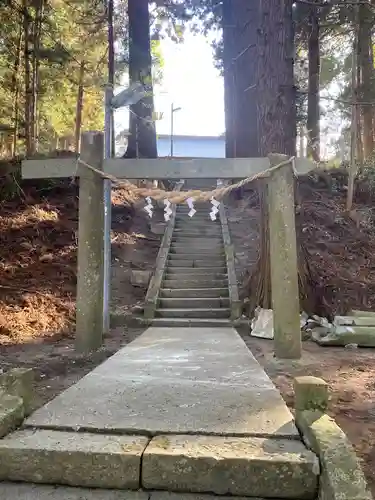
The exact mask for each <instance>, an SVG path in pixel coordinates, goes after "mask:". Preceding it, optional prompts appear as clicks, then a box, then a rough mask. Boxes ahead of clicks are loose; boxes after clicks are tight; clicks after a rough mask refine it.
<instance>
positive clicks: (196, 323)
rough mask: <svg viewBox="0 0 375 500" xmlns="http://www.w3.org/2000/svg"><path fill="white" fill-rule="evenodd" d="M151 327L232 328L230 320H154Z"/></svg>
mask: <svg viewBox="0 0 375 500" xmlns="http://www.w3.org/2000/svg"><path fill="white" fill-rule="evenodd" d="M152 326H169V327H176V328H177V327H191V328H193V327H217V328H219V327H221V328H224V327H225V328H227V327H228V326H232V322H231V321H230V319H229V318H228V319H220V318H154V319H153V320H152Z"/></svg>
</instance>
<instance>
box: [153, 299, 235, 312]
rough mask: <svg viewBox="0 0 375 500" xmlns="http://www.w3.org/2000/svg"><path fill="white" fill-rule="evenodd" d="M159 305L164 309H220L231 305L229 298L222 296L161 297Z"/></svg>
mask: <svg viewBox="0 0 375 500" xmlns="http://www.w3.org/2000/svg"><path fill="white" fill-rule="evenodd" d="M159 305H160V307H161V308H162V309H174V308H176V309H183V308H184V307H188V308H189V309H190V308H193V307H197V308H203V309H210V308H213V309H219V308H220V307H229V305H230V304H229V298H228V297H225V298H221V297H210V298H206V297H195V298H191V297H183V298H168V299H165V298H161V299H159Z"/></svg>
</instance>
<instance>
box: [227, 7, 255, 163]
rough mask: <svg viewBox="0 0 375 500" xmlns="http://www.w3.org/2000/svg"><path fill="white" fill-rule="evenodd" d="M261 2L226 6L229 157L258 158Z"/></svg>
mask: <svg viewBox="0 0 375 500" xmlns="http://www.w3.org/2000/svg"><path fill="white" fill-rule="evenodd" d="M258 12H259V0H251V1H249V0H225V1H224V3H223V39H224V40H223V41H224V91H225V115H226V137H227V157H240V158H246V157H257V156H259V151H258V134H257V121H256V85H255V84H256V78H255V74H256V36H257V27H258Z"/></svg>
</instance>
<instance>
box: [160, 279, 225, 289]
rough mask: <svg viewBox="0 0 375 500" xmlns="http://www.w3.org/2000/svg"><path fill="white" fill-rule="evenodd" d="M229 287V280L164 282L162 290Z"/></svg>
mask: <svg viewBox="0 0 375 500" xmlns="http://www.w3.org/2000/svg"><path fill="white" fill-rule="evenodd" d="M226 287H228V280H227V279H226V280H210V279H207V280H200V281H197V280H184V281H182V280H179V279H173V280H164V281H163V283H162V288H172V289H176V288H178V289H184V288H185V289H189V288H226Z"/></svg>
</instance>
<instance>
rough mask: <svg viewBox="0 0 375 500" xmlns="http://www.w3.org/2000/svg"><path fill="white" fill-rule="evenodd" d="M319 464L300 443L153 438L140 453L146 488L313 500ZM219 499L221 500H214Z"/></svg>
mask: <svg viewBox="0 0 375 500" xmlns="http://www.w3.org/2000/svg"><path fill="white" fill-rule="evenodd" d="M318 475H319V462H318V459H317V457H316V456H315V455H314V453H312V452H311V451H309V450H307V449H306V448H305V446H304V445H303V444H302V443H301V442H300V441H298V440H288V439H277V438H271V439H270V438H267V439H266V438H252V437H244V438H240V437H236V438H234V437H223V436H189V435H180V436H175V435H165V436H162V435H161V436H156V437H154V438H153V439H152V440H151V442H150V443H149V445H148V447H147V448H146V450H145V452H144V454H143V460H142V483H143V486H144V488H146V489H150V490H152V489H160V490H170V491H174V492H176V493H178V492H181V493H183V492H185V491H190V492H194V493H207V492H209V493H211V494H216V495H234V497H233V498H235V497H236V496H244V497H258V498H260V497H262V498H284V499H285V498H288V499H292V498H294V499H298V498H304V499H306V500H313V499H314V498H316V496H317V491H318V479H319V477H318ZM218 498H220V497H218Z"/></svg>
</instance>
